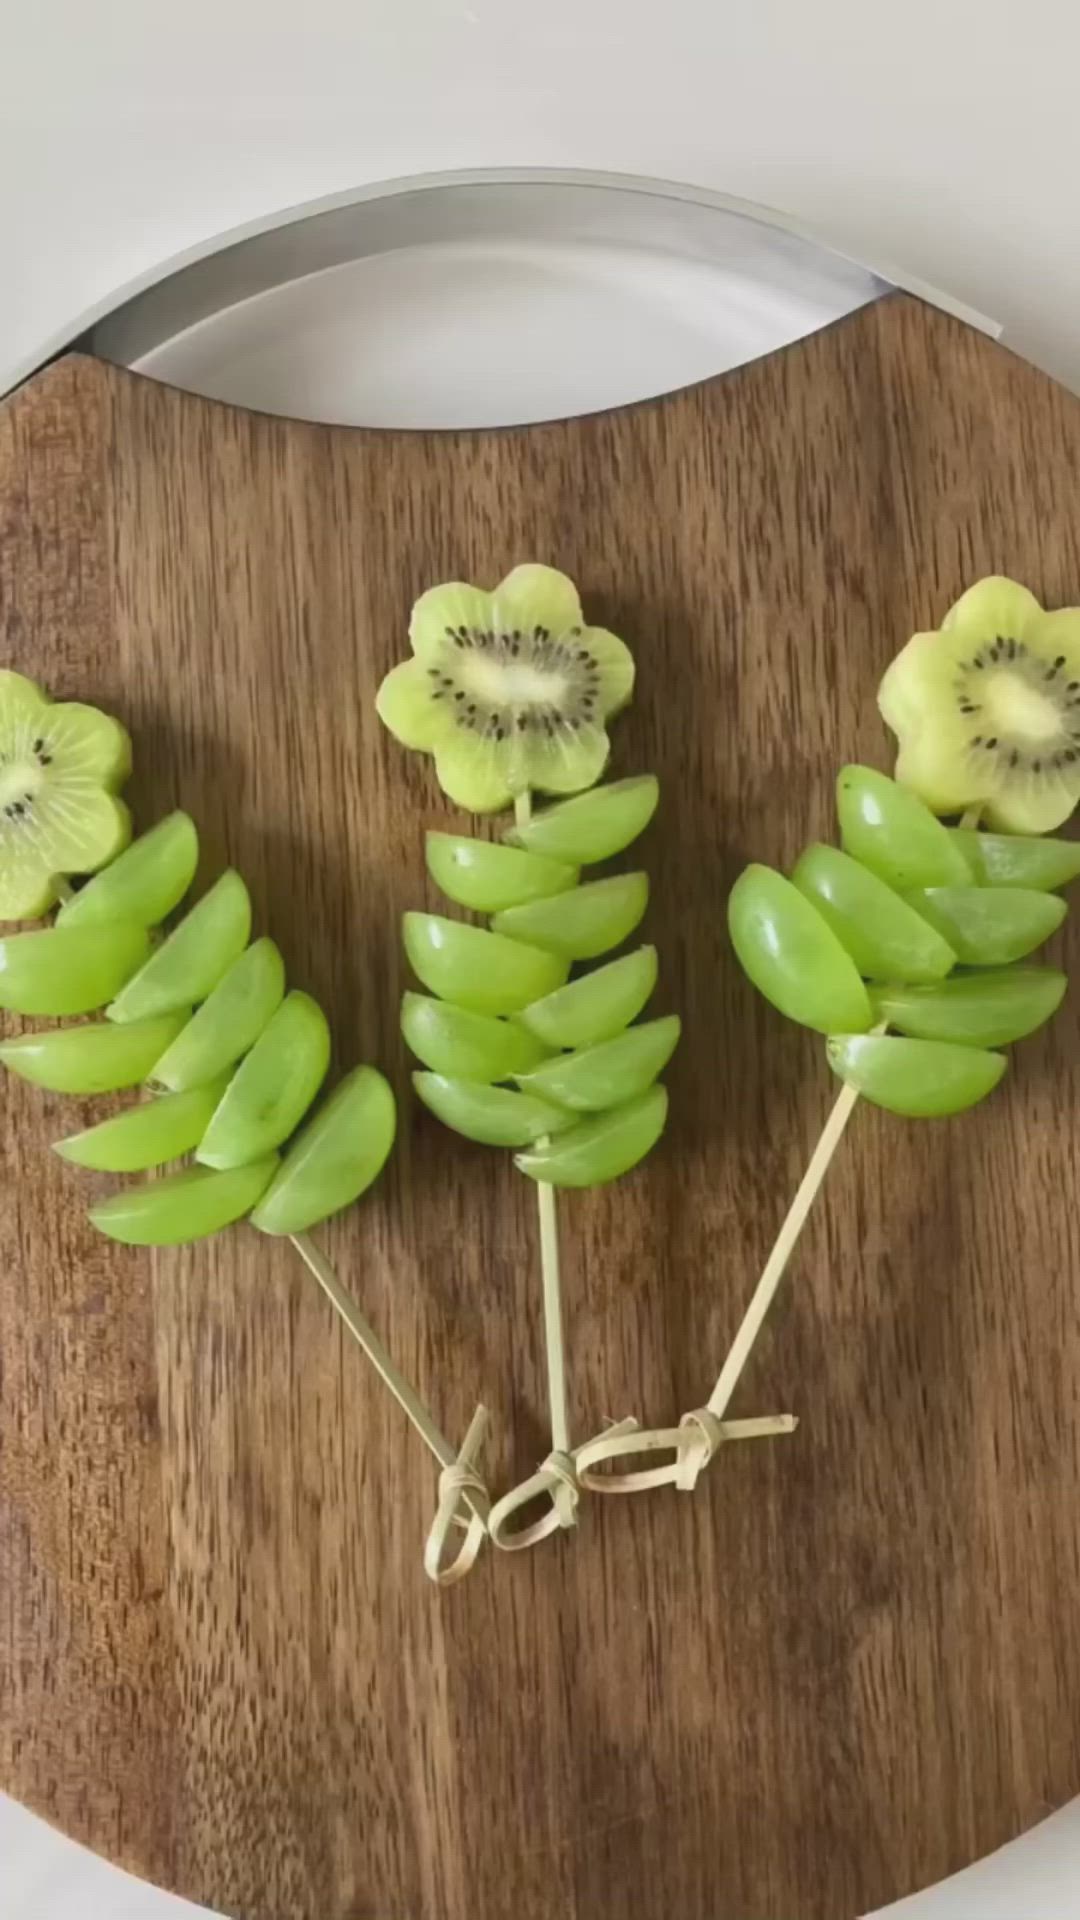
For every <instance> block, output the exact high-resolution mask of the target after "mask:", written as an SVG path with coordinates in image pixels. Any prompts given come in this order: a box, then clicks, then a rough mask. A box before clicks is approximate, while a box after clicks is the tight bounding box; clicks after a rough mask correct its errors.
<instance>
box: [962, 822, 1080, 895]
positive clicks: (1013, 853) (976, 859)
mask: <svg viewBox="0 0 1080 1920" xmlns="http://www.w3.org/2000/svg"><path fill="white" fill-rule="evenodd" d="M951 831H952V838H953V840H954V841H955V842H956V844H957V846H958V847H959V848H960V851H961V853H962V854H963V856H964V858H965V860H966V861H967V863H968V865H969V867H970V868H971V871H972V873H973V874H974V876H975V879H976V880H977V881H978V882H979V884H980V886H983V887H1033V888H1034V889H1035V892H1036V893H1052V892H1054V891H1055V889H1056V888H1058V887H1067V886H1068V884H1069V881H1070V880H1075V879H1076V878H1077V876H1078V875H1080V840H1049V839H1038V838H1036V837H1035V836H1034V835H1031V834H1025V833H980V832H979V831H978V829H977V828H974V827H953V828H952V830H951Z"/></svg>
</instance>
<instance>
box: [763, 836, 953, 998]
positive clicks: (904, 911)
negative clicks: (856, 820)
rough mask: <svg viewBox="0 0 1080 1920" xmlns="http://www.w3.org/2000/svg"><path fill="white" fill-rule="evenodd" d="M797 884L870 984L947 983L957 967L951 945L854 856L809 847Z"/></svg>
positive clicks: (833, 849) (798, 869)
mask: <svg viewBox="0 0 1080 1920" xmlns="http://www.w3.org/2000/svg"><path fill="white" fill-rule="evenodd" d="M791 879H792V884H793V885H794V886H796V887H798V889H799V892H800V893H802V894H805V895H806V898H807V899H808V900H809V902H810V904H811V906H813V907H816V908H817V911H818V912H819V913H820V914H821V916H822V918H823V919H824V920H826V921H827V922H828V924H829V926H830V927H831V928H832V930H833V932H834V933H835V935H836V937H837V939H838V940H839V941H840V944H841V946H843V947H844V948H846V950H847V952H848V953H849V954H850V955H851V958H852V959H853V960H854V962H855V965H856V967H857V968H858V970H859V972H860V973H861V974H863V975H864V976H865V977H866V978H867V979H870V980H912V981H925V980H943V979H944V977H945V975H946V974H947V973H948V972H949V970H950V968H951V967H953V966H955V964H956V955H955V953H954V952H953V950H952V948H951V947H950V946H949V944H948V941H946V940H943V939H942V938H941V935H940V934H939V933H937V932H935V930H934V928H933V927H931V926H930V925H929V924H928V922H927V921H926V920H924V919H923V917H922V915H921V914H918V913H916V912H915V909H914V907H909V906H908V905H907V904H906V902H905V901H903V900H901V898H900V896H899V894H897V893H894V892H893V890H892V888H891V887H887V886H886V885H885V882H884V880H879V879H878V877H877V875H876V874H875V873H871V872H870V870H869V868H868V867H863V866H860V864H859V862H858V861H857V860H853V859H852V857H851V855H850V854H849V853H840V852H839V851H838V849H837V848H836V847H825V846H814V847H807V849H806V852H805V853H804V854H803V855H802V856H801V858H800V859H799V862H798V864H797V866H796V868H795V870H794V872H793V874H792V876H791Z"/></svg>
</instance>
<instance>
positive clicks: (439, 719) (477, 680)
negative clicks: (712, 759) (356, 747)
mask: <svg viewBox="0 0 1080 1920" xmlns="http://www.w3.org/2000/svg"><path fill="white" fill-rule="evenodd" d="M409 637H410V639H411V641H412V647H413V655H414V657H413V659H411V660H408V661H406V662H405V663H404V664H403V665H402V666H399V667H395V668H394V669H393V671H392V672H391V673H389V674H388V675H387V677H386V679H385V680H384V681H383V683H382V686H381V687H380V689H379V696H378V703H377V704H378V711H379V715H380V717H381V719H382V720H383V721H384V722H385V724H386V725H387V726H388V727H389V728H390V731H391V732H392V733H393V734H395V735H396V736H397V738H398V739H399V740H400V741H401V742H402V744H403V745H404V746H407V747H413V748H418V749H419V750H420V751H422V752H426V753H431V754H433V755H434V757H435V771H436V774H437V775H438V779H439V784H440V786H441V787H442V789H443V792H444V793H446V794H447V795H448V796H449V798H450V799H451V800H453V801H454V802H455V804H456V805H458V806H460V807H464V808H466V809H467V810H468V811H469V812H471V813H495V812H498V811H499V810H500V809H501V808H503V807H506V806H509V805H510V803H511V802H512V800H513V799H514V798H515V797H516V796H517V795H518V794H522V793H526V792H528V791H529V790H531V789H536V790H538V791H540V792H544V793H578V792H580V791H581V790H582V789H583V788H585V787H590V786H592V785H593V783H594V782H595V781H596V780H598V779H599V777H600V775H601V773H602V772H603V769H604V766H605V764H606V761H607V757H608V751H609V743H608V736H607V732H606V728H605V722H606V721H607V720H608V719H609V718H610V717H611V716H612V714H614V713H617V712H618V711H619V709H620V707H624V706H625V705H626V703H627V701H628V700H629V699H630V695H631V693H632V691H633V685H634V662H633V659H632V657H631V655H630V651H629V648H628V647H626V646H625V645H624V643H623V642H622V641H621V640H619V639H617V638H616V636H615V635H614V634H613V633H608V632H607V631H606V629H604V628H603V627H590V626H587V625H586V624H585V618H584V615H583V613H582V610H581V601H580V599H579V598H578V592H577V588H576V587H575V586H574V583H573V581H572V580H568V579H567V577H566V575H565V574H563V573H559V572H557V571H556V570H555V568H553V567H544V566H538V565H526V566H520V567H515V568H514V570H513V572H512V573H509V574H507V576H506V578H505V580H503V581H501V582H500V584H499V586H497V587H496V588H495V589H494V592H491V593H488V592H486V591H485V590H484V589H483V588H481V587H473V586H467V585H465V584H464V583H463V582H460V581H452V582H450V583H449V584H447V585H445V586H440V587H432V588H431V589H430V591H429V592H427V593H425V594H422V595H421V597H420V599H419V600H418V601H417V602H416V605H415V607H414V608H413V615H412V621H411V624H410V627H409Z"/></svg>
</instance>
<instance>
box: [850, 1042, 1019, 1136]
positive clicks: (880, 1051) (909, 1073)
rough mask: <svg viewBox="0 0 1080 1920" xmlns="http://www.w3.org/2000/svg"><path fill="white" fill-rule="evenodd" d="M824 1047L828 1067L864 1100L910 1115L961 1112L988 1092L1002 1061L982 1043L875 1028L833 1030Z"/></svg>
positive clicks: (998, 1076)
mask: <svg viewBox="0 0 1080 1920" xmlns="http://www.w3.org/2000/svg"><path fill="white" fill-rule="evenodd" d="M827 1051H828V1056H829V1065H830V1067H831V1068H832V1070H833V1072H834V1073H835V1074H837V1075H838V1076H839V1078H840V1079H841V1080H844V1081H846V1082H847V1084H848V1086H849V1087H854V1088H855V1089H856V1090H857V1091H858V1092H859V1093H860V1094H861V1095H862V1097H863V1099H864V1100H870V1101H872V1102H873V1104H874V1106H877V1107H885V1108H886V1109H887V1111H888V1112H889V1113H901V1114H903V1115H904V1116H905V1118H906V1119H909V1120H934V1119H939V1118H941V1117H942V1116H944V1115H945V1114H949V1113H963V1112H964V1111H965V1109H966V1108H968V1107H973V1106H974V1105H975V1104H976V1102H977V1101H979V1100H984V1099H985V1098H986V1095H987V1094H988V1093H992V1092H993V1090H994V1088H995V1087H996V1086H997V1083H998V1081H999V1080H1000V1079H1001V1076H1002V1074H1003V1073H1004V1071H1005V1067H1006V1064H1007V1062H1006V1059H1005V1055H1004V1054H1003V1053H987V1052H986V1051H985V1050H984V1049H983V1048H981V1047H962V1046H952V1045H950V1043H949V1042H948V1041H945V1040H897V1039H895V1038H894V1037H893V1036H892V1035H891V1034H878V1033H839V1034H832V1035H831V1036H830V1038H829V1042H828V1048H827Z"/></svg>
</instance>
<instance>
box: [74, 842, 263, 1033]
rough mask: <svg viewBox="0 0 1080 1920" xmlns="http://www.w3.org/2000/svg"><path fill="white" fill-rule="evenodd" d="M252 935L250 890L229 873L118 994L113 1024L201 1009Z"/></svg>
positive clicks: (231, 872)
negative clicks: (175, 1010)
mask: <svg viewBox="0 0 1080 1920" xmlns="http://www.w3.org/2000/svg"><path fill="white" fill-rule="evenodd" d="M86 931H87V932H89V931H90V929H89V928H88V929H87V930H86ZM250 932H251V900H250V897H249V895H248V890H247V888H246V887H245V885H244V883H243V881H242V880H241V878H240V875H239V874H238V873H236V872H234V871H233V869H232V868H231V867H229V868H228V869H227V870H226V872H225V873H223V874H222V876H221V878H220V880H218V881H216V882H215V883H214V885H213V886H212V887H211V888H210V891H209V893H204V894H203V897H202V899H201V900H199V901H198V902H197V903H196V905H195V906H193V907H192V909H191V911H190V913H186V914H185V915H184V918H183V919H182V920H181V922H180V925H179V926H178V927H177V928H176V929H175V930H174V932H172V933H170V935H169V937H168V939H167V940H166V941H165V942H164V944H163V945H162V946H160V947H159V948H158V949H157V952H156V953H154V954H152V955H151V957H150V959H149V960H148V961H147V962H146V965H145V966H144V967H143V968H142V969H141V971H140V972H139V973H137V974H136V975H135V978H134V979H133V980H130V981H129V982H128V984H127V986H126V987H125V988H124V990H123V992H122V993H119V994H117V996H116V999H115V1000H114V1001H113V1003H112V1006H111V1007H110V1008H109V1019H110V1020H146V1019H149V1017H150V1016H151V1014H155V1013H168V1012H169V1011H170V1009H171V1008H172V1007H191V1006H195V1005H197V1004H198V1002H199V1001H200V1000H205V999H206V996H207V994H209V993H212V992H213V989H214V988H215V987H216V986H217V983H218V981H219V980H220V979H221V976H222V974H223V973H224V972H225V971H226V969H227V968H228V967H231V965H232V963H233V961H234V960H235V959H236V957H237V955H238V954H239V953H241V952H242V951H243V949H244V947H245V946H246V945H247V938H248V934H249V933H250Z"/></svg>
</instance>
